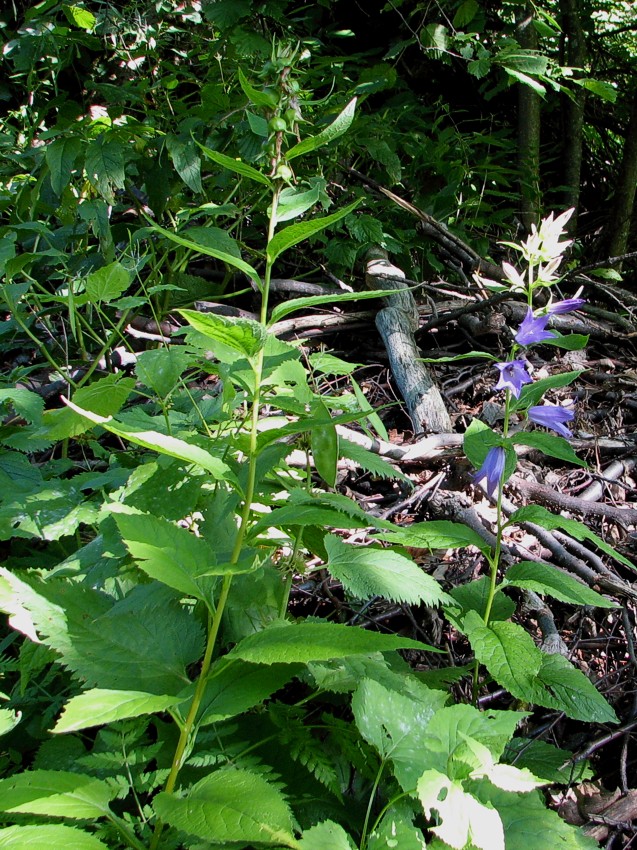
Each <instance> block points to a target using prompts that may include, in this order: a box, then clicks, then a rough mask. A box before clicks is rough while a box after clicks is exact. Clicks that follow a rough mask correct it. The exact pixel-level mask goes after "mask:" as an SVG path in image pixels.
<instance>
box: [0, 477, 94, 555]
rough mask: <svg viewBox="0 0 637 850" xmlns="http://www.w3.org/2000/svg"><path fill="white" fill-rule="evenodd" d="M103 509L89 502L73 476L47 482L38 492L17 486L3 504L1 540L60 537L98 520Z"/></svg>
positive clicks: (0, 523)
mask: <svg viewBox="0 0 637 850" xmlns="http://www.w3.org/2000/svg"><path fill="white" fill-rule="evenodd" d="M98 513H99V509H98V507H97V506H96V505H94V504H92V503H90V502H87V501H86V496H85V494H84V493H83V492H82V491H81V490H80V488H79V486H78V485H77V483H76V482H75V481H73V479H61V478H59V479H57V480H55V481H52V482H51V483H48V482H47V483H43V484H42V485H41V486H40V487H38V488H37V489H36V490H35V491H34V492H30V493H29V492H26V493H25V492H24V490H20V489H19V488H16V490H15V491H10V492H9V493H8V494H7V498H6V499H5V500H4V502H3V504H2V506H1V507H0V540H10V539H11V538H12V537H25V538H29V537H35V538H40V539H41V540H59V539H60V538H61V537H66V536H67V535H69V534H73V533H74V532H75V531H76V530H77V529H78V528H79V526H80V525H82V524H92V523H95V522H96V521H97V517H98Z"/></svg>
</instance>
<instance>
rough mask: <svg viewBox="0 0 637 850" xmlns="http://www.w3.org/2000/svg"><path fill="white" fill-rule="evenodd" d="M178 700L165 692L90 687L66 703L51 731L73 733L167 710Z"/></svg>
mask: <svg viewBox="0 0 637 850" xmlns="http://www.w3.org/2000/svg"><path fill="white" fill-rule="evenodd" d="M181 701H182V698H181V697H176V696H168V695H166V694H160V695H157V694H147V693H144V692H143V691H112V690H106V689H105V688H93V689H92V690H90V691H85V692H84V693H83V694H79V695H78V696H76V697H72V698H71V699H70V700H69V701H68V702H67V704H66V705H65V706H64V711H63V712H62V716H61V717H60V719H59V720H58V722H57V723H56V724H55V727H54V728H53V730H52V731H53V732H57V733H62V732H76V731H77V730H78V729H88V728H89V727H91V726H104V725H106V724H107V723H114V722H115V721H116V720H127V719H128V718H130V717H139V716H140V715H142V714H155V713H158V712H162V711H166V709H168V708H172V707H173V706H175V705H177V704H178V703H179V702H181Z"/></svg>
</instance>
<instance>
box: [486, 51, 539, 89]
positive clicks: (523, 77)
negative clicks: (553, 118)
mask: <svg viewBox="0 0 637 850" xmlns="http://www.w3.org/2000/svg"><path fill="white" fill-rule="evenodd" d="M494 62H495V59H494ZM504 70H505V71H506V72H507V74H508V75H509V76H510V77H513V79H514V80H517V81H518V83H522V84H523V85H525V86H528V88H530V89H532V90H533V91H534V92H535V93H536V94H537V95H539V96H540V97H544V96H545V95H546V87H545V86H543V85H542V83H538V81H537V80H534V79H533V77H529V75H528V74H523V73H522V71H516V70H515V69H514V68H507V67H506V66H505V68H504Z"/></svg>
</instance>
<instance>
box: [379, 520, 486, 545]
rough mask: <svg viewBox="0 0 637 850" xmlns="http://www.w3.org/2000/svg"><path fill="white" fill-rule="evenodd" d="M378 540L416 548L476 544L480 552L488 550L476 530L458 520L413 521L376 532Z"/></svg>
mask: <svg viewBox="0 0 637 850" xmlns="http://www.w3.org/2000/svg"><path fill="white" fill-rule="evenodd" d="M374 537H375V538H376V539H378V540H387V541H389V542H390V543H399V544H400V545H401V546H411V547H412V548H416V549H428V550H429V551H431V550H434V549H463V548H465V547H466V546H476V547H477V548H478V549H479V550H480V551H481V552H488V551H489V550H490V547H489V544H488V543H487V542H486V541H485V540H484V538H482V537H480V535H479V534H478V533H477V531H473V529H471V528H469V527H468V526H467V525H463V524H462V523H460V522H451V521H450V520H444V519H443V520H434V521H432V522H415V523H413V524H412V525H410V526H407V527H405V528H398V527H397V526H396V527H395V529H392V530H391V531H383V532H382V533H377V534H375V535H374Z"/></svg>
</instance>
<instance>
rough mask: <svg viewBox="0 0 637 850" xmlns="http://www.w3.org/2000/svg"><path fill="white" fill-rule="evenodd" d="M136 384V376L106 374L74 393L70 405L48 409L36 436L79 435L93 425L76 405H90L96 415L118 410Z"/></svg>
mask: <svg viewBox="0 0 637 850" xmlns="http://www.w3.org/2000/svg"><path fill="white" fill-rule="evenodd" d="M134 388H135V379H134V378H122V377H121V376H120V375H106V376H105V377H104V378H99V379H98V380H97V381H92V382H91V383H90V384H89V385H88V386H86V387H81V388H80V389H79V390H76V391H75V392H74V393H73V402H72V403H71V402H69V404H68V409H66V408H62V409H60V410H47V411H45V413H44V415H43V416H42V425H41V427H40V428H38V430H37V431H36V432H35V436H38V437H43V438H45V439H48V440H65V439H67V438H69V437H78V436H79V435H80V434H84V433H85V432H86V431H88V430H89V429H90V427H91V426H90V424H89V423H88V422H87V421H86V417H85V416H84V414H82V413H79V411H78V410H76V409H74V407H73V405H76V406H77V407H78V408H86V409H87V410H90V411H91V415H92V416H97V417H98V418H100V419H101V418H103V417H107V416H112V415H113V414H114V413H118V412H119V410H120V409H121V408H122V407H123V405H124V403H125V402H126V400H127V398H128V396H129V395H130V394H131V392H132V391H133V389H134Z"/></svg>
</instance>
